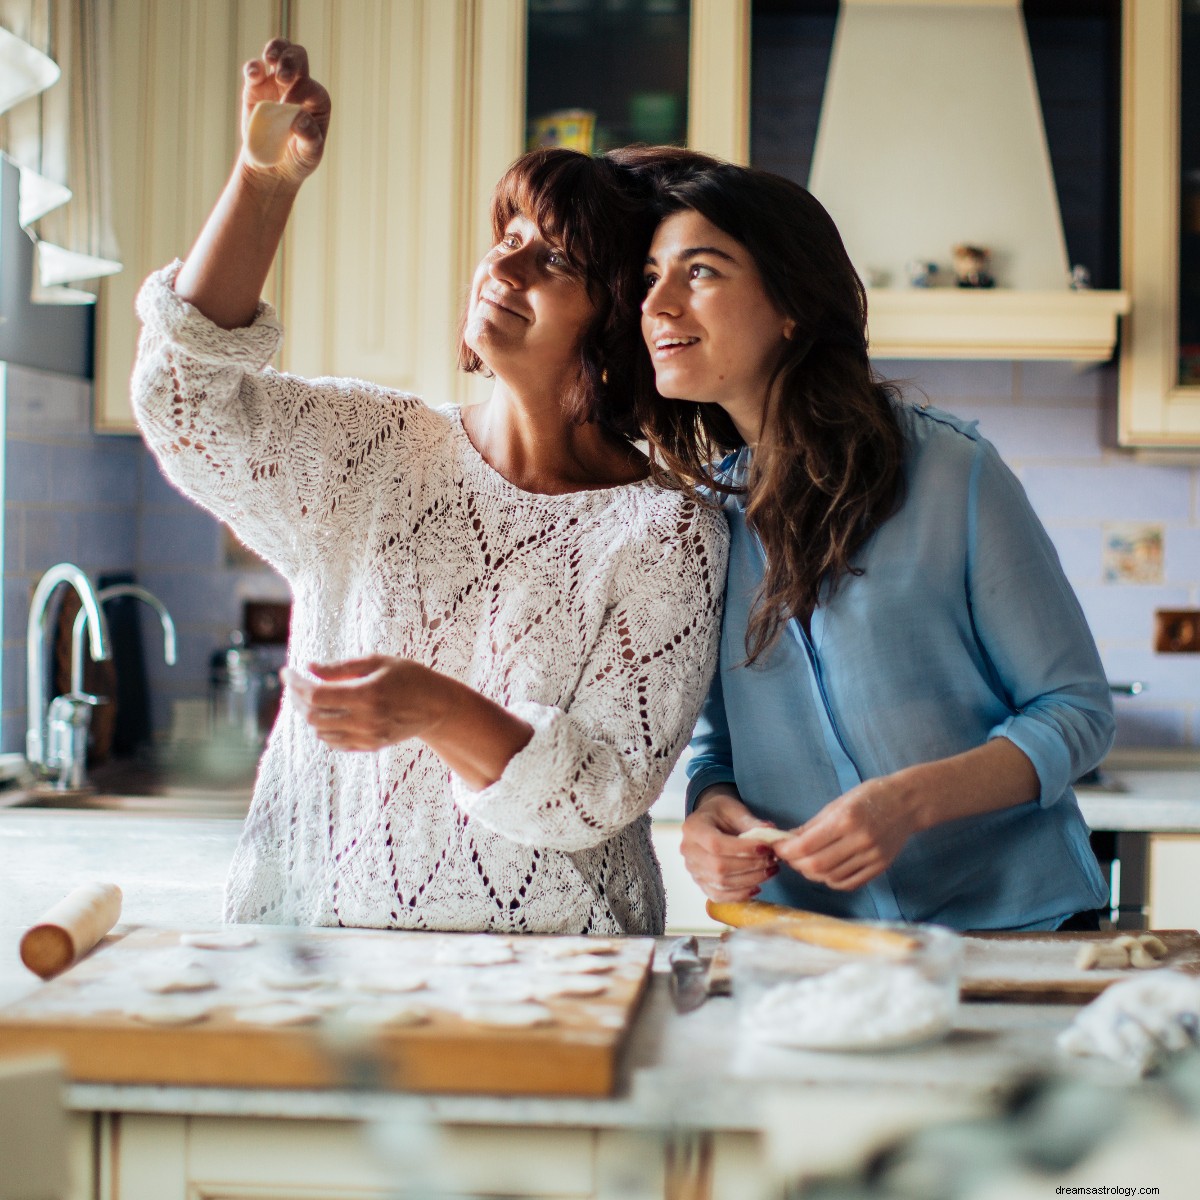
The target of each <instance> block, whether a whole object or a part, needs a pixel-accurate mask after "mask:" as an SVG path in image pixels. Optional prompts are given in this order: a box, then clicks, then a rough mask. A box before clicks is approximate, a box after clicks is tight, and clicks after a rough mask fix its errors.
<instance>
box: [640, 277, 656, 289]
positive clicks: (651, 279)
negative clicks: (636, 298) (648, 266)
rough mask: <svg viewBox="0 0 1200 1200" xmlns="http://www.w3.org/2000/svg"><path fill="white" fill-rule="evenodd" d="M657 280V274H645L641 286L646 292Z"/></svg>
mask: <svg viewBox="0 0 1200 1200" xmlns="http://www.w3.org/2000/svg"><path fill="white" fill-rule="evenodd" d="M657 282H658V276H657V275H646V276H645V277H644V278H643V279H642V286H643V287H644V288H645V290H646V291H647V292H648V291H649V290H650V289H651V288H652V287H653V286H654V285H655V284H656V283H657Z"/></svg>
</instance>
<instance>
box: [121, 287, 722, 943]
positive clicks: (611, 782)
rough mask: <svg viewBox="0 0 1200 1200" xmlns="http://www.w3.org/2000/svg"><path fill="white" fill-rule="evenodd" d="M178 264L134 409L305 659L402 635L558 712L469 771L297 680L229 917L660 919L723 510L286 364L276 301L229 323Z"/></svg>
mask: <svg viewBox="0 0 1200 1200" xmlns="http://www.w3.org/2000/svg"><path fill="white" fill-rule="evenodd" d="M177 270H178V264H175V265H174V266H172V267H169V268H167V269H166V270H164V271H161V272H159V273H157V274H155V275H152V276H151V277H150V278H149V280H147V282H146V283H145V285H144V286H143V288H142V291H141V294H140V295H139V297H138V313H139V315H140V316H141V319H142V322H143V325H144V329H143V332H142V337H141V344H140V348H139V353H138V361H137V366H136V367H135V370H134V376H133V397H134V405H135V409H136V412H137V417H138V421H139V422H140V424H141V427H142V430H143V433H144V435H145V438H146V441H147V443H148V444H149V446H150V447H151V449H152V450H153V452H154V453H155V455H156V456H157V458H158V460H159V462H160V464H161V466H162V468H163V470H164V471H165V472H166V474H167V475H168V476H169V478H170V479H171V480H172V481H173V482H174V483H175V484H176V485H177V486H178V487H180V488H181V489H182V490H183V491H185V492H186V493H187V494H188V495H190V496H192V497H193V498H195V499H196V500H198V501H199V502H200V503H201V504H203V505H204V506H205V507H207V508H208V509H210V510H211V511H212V512H213V513H215V514H216V515H217V516H218V517H220V518H221V519H222V520H223V521H226V522H227V523H228V524H229V525H230V526H231V527H232V528H233V529H234V530H235V531H236V533H237V535H238V536H239V537H240V538H241V539H242V540H243V541H244V542H245V543H246V544H247V545H248V546H250V547H251V548H252V549H253V550H255V551H257V552H258V553H259V554H260V555H262V557H263V558H265V559H266V560H267V561H268V562H270V563H271V564H272V565H274V566H275V567H276V568H277V569H278V570H279V571H280V573H281V574H282V575H283V576H284V577H285V578H286V579H287V580H288V582H289V583H290V585H291V588H292V592H293V600H294V603H293V611H292V632H291V646H290V649H289V660H290V661H291V662H292V663H293V664H296V665H300V666H303V665H305V664H307V663H309V662H333V661H336V660H339V659H345V658H352V657H359V656H362V655H364V654H371V653H381V654H395V655H402V656H405V657H409V658H412V659H416V660H418V661H420V662H423V663H426V664H428V665H429V666H430V667H433V668H435V669H436V670H438V671H441V672H444V673H445V674H448V675H451V676H453V677H454V678H456V679H459V680H461V681H462V682H464V683H466V684H469V685H470V686H471V687H473V688H475V689H476V690H478V691H479V692H481V693H483V694H484V695H486V696H489V697H491V698H492V699H493V700H496V701H498V702H499V703H501V704H503V705H505V706H506V707H507V708H508V709H509V711H511V712H513V713H515V714H516V715H518V716H519V717H521V718H523V719H524V720H526V721H528V722H529V724H530V725H532V726H533V728H534V735H533V738H532V740H531V741H530V742H529V743H528V745H526V746H525V748H524V749H522V750H521V751H520V752H519V753H518V754H517V755H515V756H514V757H513V759H512V760H511V761H510V762H509V764H508V766H507V768H506V769H505V771H504V774H503V775H502V776H501V778H500V779H499V780H498V781H497V782H496V783H494V784H492V785H491V786H490V787H487V788H484V789H483V790H481V791H472V790H471V789H470V788H468V787H467V786H466V785H465V784H464V783H463V782H462V781H461V780H460V779H459V778H458V777H457V776H455V775H454V774H453V773H452V772H451V771H450V770H449V769H448V768H447V767H446V766H445V765H444V764H443V763H442V761H441V760H440V759H439V758H438V757H437V755H435V754H434V753H433V752H432V751H431V750H429V749H428V748H427V747H426V746H425V744H424V743H423V742H421V741H419V740H417V739H412V740H409V741H405V742H402V743H400V744H399V745H395V746H391V747H388V748H387V749H385V750H383V751H381V752H379V753H377V754H362V753H346V752H339V751H335V750H331V749H329V748H328V747H326V746H325V745H324V744H322V743H321V742H319V741H318V740H317V738H316V737H315V736H314V735H313V734H312V732H311V731H310V730H309V728H308V726H307V725H306V724H305V723H304V722H303V721H302V720H301V718H300V717H299V715H298V714H297V712H296V711H295V710H294V708H293V707H292V705H291V703H290V702H289V700H288V698H287V696H286V695H285V697H284V702H283V705H282V708H281V711H280V715H279V719H278V721H277V723H276V725H275V729H274V731H273V733H272V735H271V738H270V742H269V744H268V747H267V750H266V752H265V754H264V756H263V760H262V763H261V765H260V768H259V775H258V780H257V783H256V785H255V791H254V802H253V805H252V807H251V810H250V814H249V816H248V817H247V819H246V825H245V828H244V830H243V832H242V837H241V841H240V843H239V845H238V849H237V853H236V855H235V857H234V860H233V864H232V867H231V868H230V874H229V880H228V883H227V885H226V901H225V904H226V918H227V919H228V920H231V921H247V922H283V923H299V924H314V925H336V924H343V925H350V926H374V927H397V928H405V929H452V930H497V931H512V932H529V933H548V932H575V933H584V932H587V933H604V934H613V933H656V932H660V931H661V930H662V928H663V922H664V909H665V903H664V897H663V888H662V879H661V875H660V872H659V867H658V862H657V860H656V859H655V856H654V851H653V849H652V848H651V844H650V819H649V817H648V816H647V810H648V809H649V807H650V805H651V803H652V802H653V801H654V799H655V797H656V796H657V795H658V793H659V792H660V791H661V789H662V785H663V782H664V781H665V780H666V778H667V775H668V774H669V772H670V770H671V768H672V766H673V765H674V763H675V761H676V759H677V758H678V756H679V754H680V752H681V750H682V749H683V746H684V744H685V743H686V741H687V739H688V736H689V735H690V733H691V730H692V726H693V724H694V722H695V718H696V715H697V712H698V710H699V707H700V704H701V701H702V699H703V697H704V693H705V689H706V686H707V684H708V680H709V677H710V675H711V672H712V669H713V666H714V664H715V657H716V648H717V634H718V626H719V623H720V603H721V593H722V586H723V577H724V571H725V557H726V550H727V543H728V533H727V530H726V527H725V522H724V517H723V516H722V515H721V514H720V513H719V512H717V511H714V510H712V509H709V508H706V507H704V506H703V505H701V504H699V503H697V502H696V501H695V500H693V499H691V498H690V497H688V496H685V495H683V494H680V493H677V492H671V491H668V490H665V489H662V488H660V487H658V486H656V485H654V484H652V483H649V482H646V483H639V484H631V485H627V486H623V487H614V488H610V489H605V490H597V491H590V492H576V493H571V494H568V495H559V496H545V495H535V494H531V493H528V492H524V491H521V490H520V489H519V488H517V487H515V486H513V485H512V484H510V483H509V482H508V481H507V480H505V479H504V478H503V477H502V476H501V475H500V474H498V473H497V472H496V471H495V470H493V469H492V468H491V467H490V466H488V464H487V463H486V462H485V461H484V460H483V458H482V457H481V456H480V455H479V453H478V452H477V451H476V450H475V448H474V447H473V446H472V445H471V443H470V441H469V440H468V439H467V437H466V435H465V433H464V432H463V428H462V423H461V420H460V417H459V412H458V410H457V409H456V408H455V407H453V406H451V407H447V408H443V409H436V410H435V409H430V408H428V407H426V406H425V405H424V404H423V403H422V402H421V401H420V400H418V399H415V398H414V397H411V396H405V395H401V394H398V393H395V392H391V391H388V390H386V389H384V388H381V387H375V386H372V385H370V384H365V383H362V382H359V381H355V380H345V379H318V380H311V381H310V380H306V379H300V378H296V377H293V376H289V375H281V374H279V373H277V372H275V371H273V370H270V369H267V368H266V367H265V364H266V362H267V361H268V360H269V359H270V358H271V356H272V355H273V354H274V353H275V351H276V349H277V347H278V344H279V340H280V337H281V330H280V327H279V324H278V322H277V321H276V319H275V317H274V314H273V313H272V311H271V310H270V308H269V307H268V306H267V305H265V304H263V305H261V306H260V308H259V312H258V315H257V317H256V319H255V321H254V323H253V324H252V325H251V326H249V327H248V328H245V329H237V330H232V331H227V330H223V329H220V328H219V327H218V326H216V325H214V324H212V323H211V322H210V321H208V320H207V319H205V318H204V317H203V316H201V314H200V313H199V312H197V310H196V309H194V308H193V307H192V306H190V305H188V304H186V303H185V302H184V301H182V300H180V299H179V297H178V296H177V295H176V294H175V291H174V288H173V283H174V277H175V274H176V272H177Z"/></svg>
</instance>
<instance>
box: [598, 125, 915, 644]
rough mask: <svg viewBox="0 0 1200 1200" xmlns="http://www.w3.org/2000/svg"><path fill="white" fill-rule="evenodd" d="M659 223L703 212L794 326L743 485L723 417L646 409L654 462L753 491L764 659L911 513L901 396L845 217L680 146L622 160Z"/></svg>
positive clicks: (757, 617)
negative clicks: (889, 523) (851, 251)
mask: <svg viewBox="0 0 1200 1200" xmlns="http://www.w3.org/2000/svg"><path fill="white" fill-rule="evenodd" d="M613 157H614V158H615V160H616V161H617V162H618V163H619V164H620V165H621V166H622V168H623V169H625V170H627V171H629V172H630V173H631V174H632V175H633V176H634V177H635V178H637V179H638V180H639V182H640V184H641V186H642V187H644V188H645V189H646V191H647V193H648V198H649V202H650V203H651V204H652V206H653V207H654V208H655V210H656V212H657V214H658V216H659V218H660V219H661V218H663V217H667V216H670V215H671V214H672V213H676V212H681V211H684V210H689V209H690V210H694V211H695V212H698V213H699V214H700V215H701V216H703V217H705V218H707V219H708V220H709V221H711V222H712V224H713V225H715V226H716V227H717V228H718V229H720V230H722V231H723V232H724V233H726V234H727V235H728V236H729V237H731V238H733V239H735V240H736V241H737V242H739V243H740V244H741V245H742V246H744V247H745V248H746V250H747V251H748V252H749V253H750V255H751V257H752V258H753V260H754V262H755V264H756V266H757V267H758V271H759V274H760V276H761V277H762V281H763V286H764V288H765V290H766V293H767V295H768V296H769V298H770V299H771V300H772V301H773V302H774V304H775V306H776V308H777V309H778V310H779V311H780V312H781V313H783V314H784V315H785V316H788V317H791V318H792V319H793V320H794V321H795V323H796V328H795V332H794V334H793V336H792V338H791V339H790V340H788V341H787V342H785V344H784V347H783V349H782V352H781V355H780V359H779V363H778V365H777V366H776V368H775V371H774V374H773V376H772V379H771V383H770V386H769V388H768V396H767V408H766V412H765V416H764V422H763V431H762V435H761V437H760V439H759V442H758V444H757V445H756V446H755V448H754V453H753V455H752V456H751V463H750V470H749V473H748V476H747V478H746V480H745V483H744V484H743V485H742V486H740V487H739V486H733V485H731V484H730V483H729V482H727V481H726V480H725V479H723V478H722V477H721V473H720V471H719V469H718V467H717V465H716V464H719V463H720V461H721V460H722V459H723V458H724V457H726V456H727V455H728V454H729V452H731V451H734V450H738V449H740V448H741V447H742V446H743V445H744V444H745V443H744V441H743V439H742V437H741V435H740V434H739V433H738V431H737V429H736V428H735V427H734V424H733V422H732V421H731V420H730V418H729V417H728V416H727V415H726V413H725V412H724V410H723V409H721V408H720V407H718V406H717V405H714V404H700V403H695V402H692V401H687V400H675V401H672V400H666V399H663V398H662V397H656V399H655V401H654V402H653V403H652V404H650V405H648V406H647V407H646V408H645V409H644V411H642V412H641V414H640V416H641V423H642V427H643V429H644V431H645V433H646V436H647V438H648V440H649V442H650V445H651V450H652V456H653V457H655V458H656V459H658V460H659V461H660V462H661V463H662V464H663V465H664V466H665V467H666V468H667V469H669V470H670V471H672V472H674V473H675V474H676V475H678V476H680V477H682V478H683V479H685V480H687V481H689V482H690V483H692V484H694V485H699V486H702V487H706V488H709V489H711V490H712V491H713V492H714V493H716V494H722V493H723V494H730V493H736V492H741V493H744V494H745V495H746V519H747V521H748V523H749V525H750V526H751V527H752V528H753V529H754V531H755V532H756V533H757V534H758V536H759V538H760V539H761V541H762V544H763V548H764V550H765V552H766V559H767V567H766V572H765V575H764V577H763V580H762V584H761V586H760V588H759V590H758V593H757V595H756V597H755V600H754V604H753V608H752V611H751V616H750V621H749V624H748V627H747V631H746V655H747V660H748V661H749V662H754V661H756V660H757V659H758V658H760V657H761V656H762V655H763V654H765V653H766V652H767V651H768V650H769V649H770V648H771V647H772V646H773V645H774V644H775V642H776V641H777V639H778V637H779V635H780V633H781V631H782V629H783V627H784V624H785V623H786V622H787V621H788V620H789V619H792V618H795V619H798V620H800V621H801V622H803V623H805V624H807V622H808V620H809V619H810V618H811V616H812V613H813V611H814V609H815V608H816V606H817V603H818V601H819V600H820V599H821V598H822V592H823V589H824V588H826V587H828V589H829V594H831V595H832V593H833V591H835V590H836V588H837V587H838V584H839V583H840V581H841V580H842V579H844V578H845V576H847V575H859V574H861V573H862V568H861V567H859V566H856V565H855V563H854V555H855V552H856V551H857V550H858V549H859V547H860V546H862V545H863V543H864V542H865V541H866V540H867V539H868V538H869V537H870V536H871V534H872V532H873V531H874V530H875V529H877V528H878V527H879V526H880V525H881V524H882V523H883V522H884V521H886V520H887V519H888V517H889V516H891V515H892V514H893V513H894V512H895V511H896V509H897V508H898V507H899V505H900V503H901V502H902V499H903V487H904V466H903V460H904V434H903V431H902V429H901V426H900V421H899V417H898V414H897V411H896V404H897V402H898V401H899V398H900V397H899V392H898V389H897V388H896V387H895V386H894V385H892V384H890V383H887V382H885V381H883V380H881V379H879V378H878V377H877V376H876V375H875V373H874V371H873V370H872V367H871V363H870V359H869V358H868V355H867V297H866V290H865V288H864V287H863V285H862V281H861V280H860V279H859V277H858V275H857V273H856V272H855V270H854V267H853V265H852V264H851V262H850V257H849V255H848V254H847V253H846V249H845V247H844V246H843V244H842V239H841V236H840V235H839V233H838V231H837V227H836V226H835V225H834V223H833V220H832V219H831V218H830V216H829V214H828V213H827V212H826V211H825V209H824V208H822V207H821V205H820V204H819V203H818V201H817V200H816V199H815V198H814V197H813V196H812V195H811V194H810V193H809V192H808V191H806V190H805V189H804V188H802V187H800V186H799V185H798V184H795V183H792V182H791V181H790V180H787V179H783V178H782V177H780V176H778V175H772V174H770V173H768V172H765V171H757V170H753V169H750V168H747V167H737V166H734V165H732V164H730V163H724V162H721V161H720V160H717V159H713V158H709V157H708V156H706V155H701V154H697V153H694V152H691V151H685V150H678V149H674V148H665V147H664V148H661V149H655V148H645V147H641V148H631V149H628V150H625V151H621V152H617V153H616V154H615V155H613Z"/></svg>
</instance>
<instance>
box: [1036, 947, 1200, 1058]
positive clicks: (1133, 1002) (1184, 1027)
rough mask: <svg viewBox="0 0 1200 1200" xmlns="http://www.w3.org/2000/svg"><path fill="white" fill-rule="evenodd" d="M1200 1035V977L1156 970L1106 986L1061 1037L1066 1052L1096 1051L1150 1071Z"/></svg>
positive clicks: (1059, 1042)
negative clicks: (1167, 1056)
mask: <svg viewBox="0 0 1200 1200" xmlns="http://www.w3.org/2000/svg"><path fill="white" fill-rule="evenodd" d="M1198 1036H1200V979H1197V978H1196V977H1195V976H1194V975H1184V974H1183V973H1182V972H1181V971H1169V970H1162V969H1157V970H1151V971H1147V972H1146V973H1145V974H1144V975H1139V976H1138V977H1137V978H1135V979H1123V980H1121V982H1120V983H1114V984H1112V985H1111V986H1110V987H1107V988H1105V989H1104V991H1103V992H1101V993H1100V995H1099V996H1097V997H1096V999H1095V1000H1093V1001H1092V1002H1091V1004H1089V1005H1088V1006H1087V1007H1086V1008H1084V1009H1082V1010H1081V1011H1080V1012H1079V1013H1078V1014H1077V1015H1076V1017H1075V1019H1074V1021H1072V1022H1071V1024H1070V1025H1069V1026H1067V1028H1066V1029H1064V1030H1063V1031H1062V1033H1060V1034H1059V1035H1058V1047H1059V1049H1060V1050H1061V1051H1062V1052H1063V1053H1064V1054H1078V1055H1096V1056H1098V1057H1102V1058H1110V1059H1112V1060H1113V1061H1114V1062H1118V1063H1121V1064H1122V1065H1124V1066H1127V1067H1130V1068H1132V1069H1133V1070H1134V1071H1136V1072H1137V1073H1138V1074H1145V1073H1146V1072H1147V1071H1149V1070H1151V1069H1152V1068H1153V1067H1155V1066H1157V1065H1158V1063H1159V1062H1161V1061H1162V1059H1163V1058H1164V1057H1166V1055H1168V1054H1171V1053H1173V1052H1175V1051H1177V1050H1183V1049H1185V1048H1186V1047H1188V1046H1190V1045H1192V1044H1193V1043H1194V1042H1195V1041H1196V1040H1197V1038H1198Z"/></svg>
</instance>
